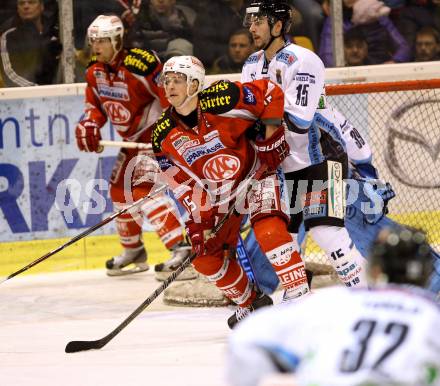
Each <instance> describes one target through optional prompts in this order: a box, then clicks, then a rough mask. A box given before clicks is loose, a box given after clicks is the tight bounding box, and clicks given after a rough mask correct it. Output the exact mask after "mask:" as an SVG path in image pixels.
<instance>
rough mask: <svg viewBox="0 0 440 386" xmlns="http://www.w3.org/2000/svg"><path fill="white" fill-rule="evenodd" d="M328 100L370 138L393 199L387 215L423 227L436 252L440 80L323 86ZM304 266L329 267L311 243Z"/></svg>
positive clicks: (439, 232) (438, 235) (439, 226)
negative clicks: (391, 188)
mask: <svg viewBox="0 0 440 386" xmlns="http://www.w3.org/2000/svg"><path fill="white" fill-rule="evenodd" d="M326 93H327V96H328V98H327V101H328V103H329V104H331V105H332V106H334V107H336V108H337V109H338V110H340V111H341V112H342V113H343V114H344V115H345V116H346V117H347V119H349V120H350V121H351V123H352V124H353V125H354V127H355V128H356V129H357V130H358V131H359V132H361V133H362V134H363V135H364V136H365V138H366V139H367V140H368V142H369V144H370V146H371V149H372V152H373V164H374V166H375V167H376V168H377V170H378V171H379V176H380V179H381V180H384V181H387V182H390V183H391V185H392V187H393V189H394V191H395V192H396V197H395V198H393V199H392V200H391V201H390V202H389V206H388V207H389V215H388V216H389V217H390V218H392V219H393V220H395V221H397V222H399V223H401V224H406V225H410V226H417V227H420V228H422V229H424V230H425V231H426V232H427V234H428V237H429V241H430V243H431V244H432V245H433V247H434V248H435V249H436V250H437V251H440V205H439V202H440V157H439V156H440V79H430V80H409V81H398V82H380V83H358V84H355V83H353V84H340V85H327V86H326ZM305 254H306V262H309V263H320V264H327V265H328V263H327V259H326V257H325V255H324V254H323V252H322V251H320V250H319V247H318V246H317V245H316V244H315V243H313V241H312V240H310V237H309V239H308V240H307V247H306V253H305Z"/></svg>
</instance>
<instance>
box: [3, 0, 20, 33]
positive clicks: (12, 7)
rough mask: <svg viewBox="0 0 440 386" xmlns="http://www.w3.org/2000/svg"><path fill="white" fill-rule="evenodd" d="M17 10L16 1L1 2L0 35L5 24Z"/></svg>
mask: <svg viewBox="0 0 440 386" xmlns="http://www.w3.org/2000/svg"><path fill="white" fill-rule="evenodd" d="M16 10H17V0H2V5H1V7H0V33H1V32H3V29H4V28H6V25H5V22H6V21H7V20H8V19H12V18H13V17H14V15H15V13H16Z"/></svg>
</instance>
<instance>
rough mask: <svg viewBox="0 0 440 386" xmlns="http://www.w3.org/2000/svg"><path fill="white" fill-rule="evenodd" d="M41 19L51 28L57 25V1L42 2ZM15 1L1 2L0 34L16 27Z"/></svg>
mask: <svg viewBox="0 0 440 386" xmlns="http://www.w3.org/2000/svg"><path fill="white" fill-rule="evenodd" d="M43 5H44V10H43V17H44V18H45V19H46V21H47V23H48V24H49V25H50V26H51V28H57V25H58V2H57V0H43ZM17 19H18V15H17V0H2V5H1V7H0V34H1V33H3V32H4V31H6V30H7V29H10V28H12V27H13V26H14V25H16V23H17Z"/></svg>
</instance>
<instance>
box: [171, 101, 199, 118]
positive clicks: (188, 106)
mask: <svg viewBox="0 0 440 386" xmlns="http://www.w3.org/2000/svg"><path fill="white" fill-rule="evenodd" d="M198 103H199V98H198V97H197V96H196V97H194V98H191V99H190V100H189V101H188V102H184V103H183V104H182V105H181V106H179V107H175V109H176V112H177V113H178V114H179V115H183V116H186V115H189V114H191V113H192V112H193V111H194V110H196V109H197V104H198Z"/></svg>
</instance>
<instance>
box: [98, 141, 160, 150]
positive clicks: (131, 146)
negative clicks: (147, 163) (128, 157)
mask: <svg viewBox="0 0 440 386" xmlns="http://www.w3.org/2000/svg"><path fill="white" fill-rule="evenodd" d="M99 145H100V146H104V147H105V146H109V147H125V148H126V149H139V150H152V147H151V145H150V144H149V143H142V142H125V141H106V140H100V141H99Z"/></svg>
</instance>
